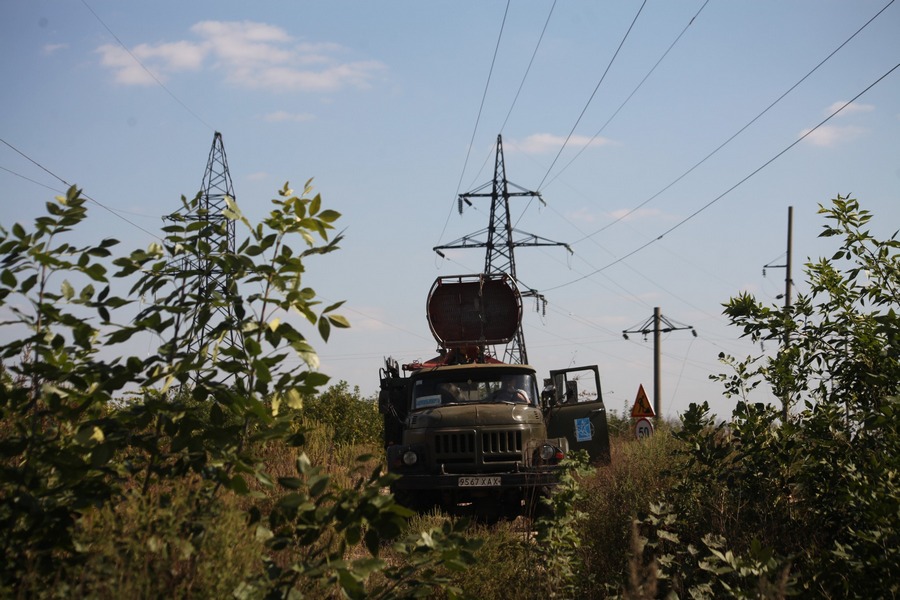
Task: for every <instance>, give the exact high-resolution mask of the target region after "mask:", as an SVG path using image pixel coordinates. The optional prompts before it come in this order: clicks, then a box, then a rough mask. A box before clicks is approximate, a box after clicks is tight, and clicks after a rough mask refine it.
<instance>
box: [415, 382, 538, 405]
mask: <svg viewBox="0 0 900 600" xmlns="http://www.w3.org/2000/svg"><path fill="white" fill-rule="evenodd" d="M460 375H461V376H459V377H456V378H452V377H449V376H448V377H444V378H438V377H434V378H427V379H420V380H418V381H416V384H415V388H414V390H413V406H412V408H413V410H416V409H420V408H429V407H434V406H442V405H450V404H467V403H476V402H482V403H483V402H489V403H514V404H530V405H534V404H535V403H536V401H537V398H538V393H537V382H536V381H535V378H534V375H530V374H522V373H515V374H508V375H502V376H500V375H497V374H488V373H485V374H483V375H481V376H480V377H479V378H476V377H471V376H465V377H464V376H462V374H460Z"/></svg>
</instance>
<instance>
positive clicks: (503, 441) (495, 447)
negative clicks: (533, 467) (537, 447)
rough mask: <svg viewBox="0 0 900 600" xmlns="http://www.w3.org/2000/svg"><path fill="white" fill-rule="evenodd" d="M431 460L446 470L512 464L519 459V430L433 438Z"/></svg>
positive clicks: (439, 435)
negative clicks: (446, 468) (445, 467)
mask: <svg viewBox="0 0 900 600" xmlns="http://www.w3.org/2000/svg"><path fill="white" fill-rule="evenodd" d="M434 459H435V462H436V463H438V464H443V465H445V466H447V467H458V468H466V467H468V468H469V469H474V468H476V467H478V466H479V465H487V464H493V465H495V466H498V467H499V466H501V465H500V464H499V463H507V464H512V463H515V462H517V461H520V460H522V431H521V430H519V429H511V430H503V431H483V432H481V433H480V434H478V433H476V432H475V431H471V430H470V431H458V432H446V433H439V434H436V435H435V436H434Z"/></svg>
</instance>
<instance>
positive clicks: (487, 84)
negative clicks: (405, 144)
mask: <svg viewBox="0 0 900 600" xmlns="http://www.w3.org/2000/svg"><path fill="white" fill-rule="evenodd" d="M509 3H510V0H506V10H504V11H503V21H502V22H501V23H500V33H498V34H497V43H496V44H495V45H494V56H493V57H492V58H491V68H490V69H489V70H488V77H487V81H485V83H484V92H483V93H482V94H481V105H480V106H479V107H478V115H477V116H476V117H475V127H473V128H472V138H471V139H470V140H469V148H468V150H466V160H465V161H463V168H462V172H461V173H460V174H459V181H458V182H457V184H456V194H454V196H453V203H452V204H451V205H450V211H449V212H448V213H447V220H446V221H444V228H443V229H441V234H440V235H439V236H438V241H440V240H441V239H442V238H443V237H444V232H445V231H447V224H448V223H449V222H450V215H452V214H453V205H454V204H456V197H457V196H459V190H461V189H462V180H463V177H464V176H465V174H466V167H467V166H468V164H469V156H470V155H471V154H472V146H473V144H474V143H475V134H476V133H477V132H478V123H479V122H480V121H481V113H482V111H483V110H484V101H485V99H486V98H487V93H488V89H489V88H490V87H491V76H492V75H493V74H494V65H495V64H496V62H497V53H498V51H499V50H500V40H501V39H503V28H504V27H505V26H506V16H507V15H508V14H509Z"/></svg>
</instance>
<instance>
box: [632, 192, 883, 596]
mask: <svg viewBox="0 0 900 600" xmlns="http://www.w3.org/2000/svg"><path fill="white" fill-rule="evenodd" d="M820 212H822V213H823V214H824V215H825V216H826V219H827V220H828V221H829V223H828V224H827V225H826V226H825V227H824V231H823V233H822V235H823V236H824V237H837V236H840V237H842V238H843V241H842V244H841V246H840V248H839V250H838V251H837V252H835V254H834V255H833V256H832V257H831V259H820V260H819V261H818V262H811V263H809V264H807V265H806V272H807V276H808V279H809V288H810V290H811V291H810V293H809V295H800V296H799V297H798V299H797V302H796V303H795V305H794V306H793V308H792V310H791V311H790V313H788V314H785V311H784V310H783V309H779V308H774V307H766V306H763V305H761V304H760V303H758V302H757V301H756V300H755V299H754V298H753V297H752V296H750V295H747V294H743V295H741V296H739V297H737V298H734V299H732V301H731V302H729V303H728V304H727V305H726V307H725V313H726V314H727V315H728V316H729V318H730V319H731V320H732V322H733V323H734V324H736V325H738V326H740V327H742V328H743V331H744V333H745V334H746V335H748V336H750V337H751V339H753V340H754V341H758V340H779V341H780V340H783V339H785V338H787V339H789V340H790V345H789V346H788V347H787V349H782V350H781V351H779V352H778V353H777V355H775V356H759V357H750V358H747V359H745V360H742V361H736V360H734V359H732V358H730V357H725V361H726V362H727V363H729V364H731V365H732V366H733V367H734V374H733V375H732V376H721V377H720V378H719V379H720V380H722V381H723V382H724V383H725V386H726V387H725V389H726V394H729V395H738V396H739V397H741V398H742V401H741V402H739V403H738V405H737V408H736V410H735V412H734V415H733V416H732V419H731V421H730V422H728V423H727V424H725V423H719V424H715V423H714V422H713V421H712V419H711V418H710V416H709V412H708V408H709V407H708V406H707V405H706V404H704V405H702V406H692V407H691V409H690V410H689V411H687V412H686V413H685V414H684V415H683V417H682V421H683V427H682V430H681V432H679V433H678V434H677V437H678V438H679V440H680V441H682V442H683V446H682V448H683V449H682V451H681V455H682V459H681V460H680V461H678V462H677V463H676V468H675V469H674V470H673V475H674V477H675V480H676V484H675V485H674V486H673V488H672V489H671V490H670V492H669V494H668V495H667V498H666V501H667V506H668V508H666V509H665V510H664V511H662V510H661V511H659V514H657V515H655V516H653V517H652V518H650V519H649V520H645V521H644V522H643V534H644V538H646V540H647V542H646V546H645V548H644V552H643V554H642V556H645V557H646V556H647V555H652V556H653V560H654V561H656V562H655V563H654V564H656V565H657V567H658V570H659V574H660V581H663V582H664V586H667V587H666V589H670V590H672V591H675V592H677V593H679V594H684V593H690V594H692V595H700V596H706V597H714V596H718V595H720V594H727V595H729V596H738V597H751V596H752V597H760V596H762V597H769V596H774V597H780V596H782V595H784V594H786V593H789V592H790V591H791V590H796V591H797V592H798V593H803V594H804V595H812V596H824V597H842V598H849V597H858V598H869V597H886V596H896V595H897V594H898V593H900V584H898V583H897V582H898V581H900V485H898V473H900V431H898V424H897V419H896V416H897V411H898V408H900V401H898V393H900V353H898V352H897V350H896V349H897V347H898V346H897V342H898V335H900V321H898V316H897V309H898V308H900V294H898V290H900V253H898V249H900V243H898V242H897V240H896V234H894V237H893V238H891V239H889V240H876V239H874V238H873V237H872V236H871V235H870V234H869V232H868V231H864V227H865V226H866V225H867V223H868V222H869V221H870V219H871V215H870V214H869V213H868V212H867V211H864V210H861V209H860V208H859V205H858V203H857V202H856V201H855V200H852V199H848V198H843V197H838V198H837V199H835V200H834V201H833V204H832V207H831V208H824V207H823V208H822V209H821V211H820ZM762 384H768V385H769V386H770V387H771V389H772V391H773V392H774V393H775V394H776V395H778V396H779V397H782V398H784V399H786V401H787V403H788V404H789V405H790V406H791V407H795V410H793V411H792V412H791V413H790V416H789V419H788V420H787V421H786V422H782V419H781V417H782V411H781V410H778V409H776V408H775V407H772V406H765V405H761V404H752V403H750V402H749V397H750V395H751V394H752V392H753V390H754V389H755V388H756V387H758V386H760V385H762ZM800 403H802V408H799V409H797V408H796V407H797V406H798V404H800ZM644 564H647V561H645V562H644ZM762 582H765V585H762Z"/></svg>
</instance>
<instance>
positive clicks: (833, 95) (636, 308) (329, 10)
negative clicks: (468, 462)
mask: <svg viewBox="0 0 900 600" xmlns="http://www.w3.org/2000/svg"><path fill="white" fill-rule="evenodd" d="M886 5H888V6H887V8H886V9H885V10H884V11H883V12H882V13H881V14H880V16H878V17H877V18H876V19H874V20H873V21H872V22H871V23H870V24H869V25H868V26H866V27H865V28H864V29H863V30H862V31H861V32H859V33H858V34H857V35H856V36H855V37H853V39H851V40H850V41H849V42H847V43H846V45H844V46H843V47H842V48H841V49H840V50H838V51H837V52H836V53H834V55H833V56H831V57H830V58H828V60H827V61H825V62H824V63H823V64H822V65H821V66H819V67H818V68H817V69H815V71H814V72H812V73H811V74H810V72H811V71H813V69H814V68H815V67H816V66H817V65H819V63H821V62H822V61H823V60H824V59H826V57H828V56H829V55H830V54H831V53H832V52H834V51H835V50H836V49H837V48H838V47H839V46H841V44H843V43H844V42H845V41H847V40H848V39H849V38H851V36H853V34H854V33H855V32H857V30H859V29H860V28H861V27H862V26H863V25H864V24H866V22H867V21H869V19H871V18H872V17H873V16H874V15H876V13H878V12H879V11H880V10H881V9H882V8H884V7H885V6H886ZM551 9H552V10H551ZM548 17H549V18H548ZM692 19H693V21H692ZM689 23H690V26H688V24H689ZM545 27H546V29H545ZM501 28H502V33H501ZM629 28H630V31H629ZM542 31H543V32H544V33H543V37H541V34H542ZM626 32H628V33H627V35H626ZM682 32H683V34H682ZM680 34H682V35H681V37H679V35H680ZM539 40H540V44H539V45H538V41H539ZM623 40H624V41H623ZM676 40H677V43H674V45H673V42H676ZM535 48H537V51H536V52H535ZM667 50H668V53H667ZM495 51H496V57H495ZM0 56H2V59H0V77H2V80H3V81H5V82H7V83H6V84H5V85H4V86H3V87H2V89H0V106H2V111H0V138H2V140H3V141H4V142H5V143H3V144H0V186H2V189H3V194H2V200H0V202H2V203H0V207H2V214H0V223H2V225H3V226H4V227H7V228H9V227H10V226H11V225H12V223H14V222H30V221H31V220H32V219H33V218H34V217H35V216H36V215H38V214H40V212H41V211H42V210H43V205H44V203H45V202H46V201H48V200H50V199H52V197H53V196H54V195H56V194H57V193H59V191H61V190H62V189H63V187H64V186H63V184H62V183H60V181H59V180H58V179H56V177H58V178H61V179H63V180H65V181H67V182H69V183H74V184H77V185H79V186H80V187H82V188H83V189H84V191H85V192H86V193H87V194H88V195H89V196H90V197H91V198H93V199H95V200H97V201H98V202H100V203H101V204H103V205H104V206H105V207H107V208H108V209H109V210H104V209H103V208H100V207H95V208H94V209H93V210H92V216H91V217H90V220H89V225H88V227H87V228H86V231H84V232H82V233H81V234H80V235H84V236H86V237H90V236H96V237H97V238H100V237H107V236H112V237H116V238H118V239H120V240H122V241H123V244H122V246H121V247H122V249H123V251H124V250H126V249H127V250H131V249H133V248H140V247H146V246H147V245H148V244H149V243H151V242H152V241H153V236H152V235H150V233H148V231H149V232H156V231H158V229H159V227H160V225H161V224H162V221H161V217H162V215H164V214H167V213H170V212H173V211H175V210H177V209H178V207H179V206H180V202H179V198H180V196H181V195H182V194H184V195H188V196H192V195H193V194H194V193H195V192H196V191H197V190H198V189H199V187H200V184H201V181H202V177H203V172H204V169H205V166H206V160H207V157H208V154H209V150H210V145H211V143H212V139H213V134H214V132H215V131H220V132H221V133H222V136H223V140H224V144H225V149H226V153H227V157H228V163H229V168H230V172H231V176H232V179H233V182H234V187H235V194H236V196H237V200H238V202H239V204H240V205H241V206H242V208H243V210H244V212H245V213H246V214H247V215H248V216H250V217H251V218H254V217H256V218H258V217H260V216H261V215H263V214H264V213H265V212H266V211H267V210H268V205H269V199H270V198H272V197H273V196H274V194H275V191H276V190H277V189H278V188H280V187H281V185H282V184H283V183H284V182H285V181H287V180H290V181H291V182H292V183H293V184H295V186H296V187H299V186H300V185H301V184H302V183H303V182H304V181H306V180H307V179H309V178H314V186H315V188H316V191H317V192H319V193H321V194H322V196H323V199H324V202H325V204H326V205H327V206H328V207H330V208H333V209H335V210H338V211H340V212H342V213H343V215H344V216H343V218H342V219H341V222H340V226H342V227H343V228H345V229H346V232H345V235H346V237H345V241H344V243H343V245H342V250H341V251H340V252H338V253H336V254H332V255H329V256H327V257H323V258H322V259H320V260H318V261H316V262H313V263H310V264H309V271H308V276H307V280H306V283H307V284H308V285H310V286H312V287H314V288H315V289H316V290H317V291H318V292H319V293H320V294H321V295H322V296H323V297H324V298H326V299H327V300H328V301H336V300H346V301H347V303H346V310H345V311H344V314H345V315H346V316H347V317H348V318H349V319H350V321H351V323H352V328H351V329H350V330H347V331H338V332H336V333H335V335H333V336H332V339H331V341H329V343H328V344H324V343H321V342H318V343H317V344H316V346H317V348H318V349H319V352H320V355H321V358H322V365H321V369H322V370H323V371H324V372H325V373H328V374H329V375H331V376H332V378H333V381H338V380H346V381H348V382H349V383H350V384H351V385H354V386H359V387H360V390H361V391H362V393H364V394H366V395H369V394H373V393H375V392H376V391H377V387H378V369H379V367H380V366H381V365H382V360H383V357H384V356H393V357H395V358H397V359H398V360H399V361H400V362H401V363H403V362H409V361H412V360H416V359H426V358H429V357H431V356H433V355H434V353H435V342H434V341H433V339H432V337H431V335H430V333H429V329H428V325H427V322H426V319H425V300H426V295H427V292H428V290H429V288H430V286H431V283H432V281H433V280H434V279H435V278H436V277H438V276H441V275H452V274H461V273H474V272H478V271H480V270H481V267H482V264H483V261H484V254H483V251H480V250H465V251H463V250H460V251H453V252H447V253H446V254H447V257H446V259H441V258H440V257H438V256H437V255H436V254H435V253H433V252H432V250H431V248H432V247H433V246H436V245H440V244H448V243H450V242H452V241H454V240H456V239H458V238H460V237H462V236H464V235H466V234H468V233H473V232H475V231H478V230H480V229H482V228H484V227H485V226H486V225H487V221H488V209H489V206H488V204H487V203H486V202H482V203H480V204H479V203H478V202H477V201H476V202H475V206H473V207H472V208H471V209H467V210H466V211H465V212H464V213H463V215H459V214H458V213H457V212H456V197H457V194H458V193H462V192H467V191H469V190H471V189H474V188H476V187H478V186H480V185H481V184H483V183H486V182H488V181H490V179H491V178H492V175H493V172H492V169H493V145H494V142H495V140H496V138H497V135H498V134H502V136H503V142H504V150H505V163H506V171H507V177H508V179H509V180H510V181H512V182H514V183H515V184H517V185H519V186H521V187H522V188H525V189H528V190H536V191H540V192H541V194H542V196H543V198H544V200H545V201H546V206H541V205H539V204H538V203H534V202H532V203H528V202H527V201H524V200H521V199H514V200H513V201H512V213H513V215H514V220H515V221H516V227H517V228H518V229H519V230H522V231H525V232H528V233H532V234H535V235H539V236H542V237H545V238H549V239H552V240H557V241H560V242H566V243H569V244H571V247H572V249H573V251H574V254H573V255H572V256H568V255H567V254H566V253H565V251H564V250H562V249H559V248H525V249H521V251H520V252H519V253H517V255H516V264H517V270H518V275H519V277H520V279H521V280H522V281H523V282H524V283H525V284H526V285H527V286H529V287H532V288H536V289H538V290H541V291H543V292H544V293H545V295H546V297H547V300H548V301H549V305H548V307H547V312H546V314H541V313H538V312H535V311H533V310H531V308H532V307H531V306H530V304H529V303H526V308H527V309H528V310H526V314H525V316H524V331H525V339H526V343H527V347H528V352H529V357H530V361H531V362H532V363H533V364H534V365H535V366H536V367H537V368H538V370H539V371H540V372H541V373H546V372H547V371H548V370H549V369H551V368H558V367H565V366H570V365H582V364H595V363H596V364H599V365H600V371H601V376H602V379H603V386H604V393H605V398H606V401H607V404H608V406H609V407H610V408H613V409H617V410H621V409H622V408H623V407H624V406H629V407H630V405H631V404H632V403H633V402H634V399H635V395H636V393H637V389H638V386H639V385H640V384H643V385H644V387H645V389H647V391H648V393H650V394H652V391H651V390H652V385H653V360H652V357H653V345H652V339H648V340H647V341H644V340H643V339H642V336H640V335H631V336H630V339H629V340H625V339H623V337H622V334H621V333H622V331H623V330H625V329H634V328H636V327H638V326H640V325H642V324H643V323H644V322H645V321H646V320H647V319H648V318H649V317H650V316H651V315H652V314H653V309H654V307H657V306H658V307H660V308H661V311H662V314H663V315H664V316H665V317H667V318H669V319H671V320H673V321H675V322H677V323H679V324H684V325H691V326H693V327H694V328H695V329H696V331H697V333H698V336H697V337H696V338H694V337H693V336H691V334H690V332H688V331H674V332H671V333H669V334H666V335H664V336H663V340H662V373H663V385H662V406H663V412H664V414H665V415H666V416H674V415H675V414H677V413H678V412H681V411H683V410H684V409H685V408H686V407H687V406H688V404H689V403H690V402H698V401H704V400H706V401H708V402H710V404H711V405H712V406H713V407H714V409H715V410H717V411H718V412H719V413H720V414H728V413H729V411H730V409H731V407H732V406H733V401H728V400H725V399H723V398H722V397H721V385H720V384H718V383H716V382H713V381H710V380H709V376H710V375H714V374H717V373H723V372H727V369H726V368H725V367H724V366H722V365H721V364H719V362H718V360H717V356H718V354H719V353H720V352H725V353H727V354H732V355H736V356H741V357H742V356H745V355H747V354H752V353H758V352H759V351H760V348H759V346H753V345H751V344H750V343H749V342H747V341H746V340H743V339H741V338H740V331H738V330H737V329H735V328H732V327H729V326H728V325H727V322H726V320H725V319H724V318H723V317H722V315H721V305H722V303H724V302H726V301H727V300H728V298H729V297H731V296H734V295H736V294H737V293H739V292H741V291H750V292H752V293H754V294H756V295H757V296H758V297H759V298H760V299H761V300H763V301H765V302H767V303H771V304H772V305H780V304H781V302H782V301H781V300H779V299H777V295H778V294H780V293H782V292H783V289H784V276H785V273H784V269H778V268H770V269H766V275H765V276H763V267H764V266H765V265H767V264H768V265H781V264H784V254H785V249H786V237H787V235H786V234H787V212H788V207H789V206H793V210H794V231H793V240H794V244H793V248H794V264H795V270H794V280H795V283H796V285H795V293H803V292H805V291H806V289H805V287H804V283H803V282H804V277H803V275H802V272H801V266H802V264H803V263H804V262H806V261H807V260H808V259H810V258H813V259H815V258H818V257H819V256H830V255H831V254H832V253H833V250H834V246H833V242H829V241H825V240H821V239H819V238H818V237H817V236H818V233H819V232H820V230H821V227H822V225H823V221H822V219H821V217H819V216H818V215H817V214H816V211H817V207H818V205H819V204H827V203H828V202H829V200H830V199H831V198H833V197H834V196H836V195H837V194H843V195H846V194H852V195H853V196H855V197H856V198H858V199H859V200H860V201H861V202H862V204H863V206H864V207H865V208H867V209H869V210H871V211H872V212H873V213H875V216H876V219H875V221H874V223H873V226H872V231H873V233H875V234H876V235H879V236H881V237H887V236H890V235H892V234H893V232H894V231H896V230H897V228H898V227H900V202H898V200H897V197H898V191H900V148H898V146H900V142H898V140H900V69H897V70H896V71H893V72H890V71H891V69H893V68H894V67H896V66H897V64H898V62H900V4H898V5H893V4H892V3H891V2H889V1H888V0H881V1H878V2H874V1H868V0H860V1H856V2H849V1H844V2H834V1H828V0H815V1H803V0H797V1H793V2H781V1H765V0H754V1H752V2H751V1H729V2H723V1H720V0H718V1H717V0H712V1H710V2H708V3H705V2H703V1H702V0H695V1H690V2H688V1H679V2H669V1H666V2H663V1H660V0H656V1H653V0H650V1H648V2H646V3H645V4H643V3H641V2H638V1H622V2H574V1H568V0H565V1H560V2H558V3H556V4H555V5H554V3H552V2H549V1H536V0H535V1H530V2H511V3H510V4H509V6H507V3H506V2H503V1H493V0H492V1H484V2H469V1H466V2H459V1H454V2H444V1H435V2H411V1H403V2H401V1H395V2H387V1H370V2H341V1H337V2H258V3H252V4H251V3H246V2H237V1H216V2H212V1H204V0H196V1H191V2H170V1H163V0H161V1H156V2H124V1H110V0H84V1H78V0H70V1H65V2H64V1H62V0H54V1H46V0H45V1H36V0H28V1H26V0H4V2H2V3H0ZM663 56H664V58H663V59H662V60H661V61H660V59H661V58H662V57H663ZM532 57H533V60H532ZM529 64H530V65H531V66H530V68H529ZM654 65H656V66H655V68H654ZM526 72H527V77H526ZM888 72H890V74H888V75H887V76H885V74H886V73H888ZM648 73H649V76H648ZM807 75H808V77H806V76H807ZM883 76H885V77H884V78H883V79H881V81H879V82H878V83H877V84H875V85H874V86H872V87H871V89H869V90H868V91H866V92H865V93H864V94H862V95H861V96H860V97H859V98H857V99H856V100H855V101H854V102H853V103H852V104H850V105H849V106H847V107H846V108H844V109H843V110H841V111H840V112H839V113H838V114H836V115H835V116H834V117H832V118H831V119H829V120H828V121H827V122H826V123H824V124H823V125H821V126H820V127H818V129H816V130H815V131H813V132H812V133H809V135H807V136H806V137H805V138H804V139H803V140H802V141H800V142H798V143H796V144H795V142H797V141H798V140H799V139H800V138H801V137H802V136H804V134H806V133H807V132H809V130H810V129H812V128H815V127H816V126H818V125H819V124H820V123H821V122H822V121H823V120H825V119H826V118H827V117H829V115H831V114H832V113H833V112H834V111H835V110H836V109H837V108H839V107H840V106H842V105H843V104H844V103H846V102H847V101H849V100H851V99H853V98H854V97H856V96H857V95H858V94H860V92H862V91H863V90H866V88H868V87H869V86H871V85H872V84H873V83H874V82H876V81H878V80H879V78H882V77H883ZM804 77H806V78H805V79H804ZM645 78H646V79H645ZM801 80H802V82H801ZM798 82H800V83H799V85H797V84H798ZM795 85H796V87H795V88H794V89H793V90H791V88H792V86H795ZM788 90H791V91H790V93H788V94H787V95H786V96H784V97H783V98H782V99H780V100H779V98H780V97H781V96H782V95H783V94H785V92H787V91H788ZM776 100H778V101H777V102H776ZM773 103H775V104H774V105H773ZM770 106H771V108H768V110H766V109H767V107H770ZM764 111H765V112H764ZM763 112H764V114H762V115H761V116H760V114H761V113H763ZM757 117H758V118H757ZM754 119H756V120H755V121H754ZM751 122H752V124H750V123H751ZM748 124H750V125H749V126H747V125H748ZM745 126H747V127H746V129H744V130H743V131H741V129H742V128H744V127H745ZM739 131H740V134H739V135H737V136H735V134H736V133H738V132H739ZM732 136H734V137H733V139H731V138H732ZM567 139H568V142H567V143H565V145H564V142H566V140H567ZM728 140H730V141H728ZM726 141H727V143H726V144H725V145H724V146H723V145H722V144H723V143H725V142H726ZM792 144H795V145H793V146H792ZM720 146H721V148H720ZM13 148H14V149H13ZM719 148H720V149H719ZM788 148H789V149H788ZM717 149H718V150H717ZM786 149H787V151H785V150H786ZM782 152H783V154H781V155H780V156H779V154H780V153H782ZM711 153H712V154H711ZM710 154H711V155H710ZM23 155H25V156H23ZM26 157H27V158H26ZM707 157H708V158H707ZM776 157H777V158H776ZM704 159H705V160H704ZM773 159H774V160H773ZM701 161H702V162H701ZM769 161H771V162H769ZM35 163H37V165H36V164H35ZM698 163H700V164H699V166H697V165H698ZM767 163H768V164H767ZM38 165H40V166H38ZM764 165H765V166H764ZM694 167H696V168H694ZM761 167H762V168H761ZM48 171H49V173H48ZM51 173H52V175H51ZM673 182H675V183H674V184H673ZM663 190H664V191H663ZM660 192H661V193H660ZM673 228H674V229H673ZM663 234H665V235H663ZM660 236H662V238H661V239H657V238H659V237H660ZM310 335H311V337H312V339H313V340H316V337H315V334H314V333H313V332H310ZM765 350H766V351H773V350H775V348H774V347H773V346H771V345H770V346H767V347H766V348H765ZM146 351H147V349H146V348H136V349H135V350H134V352H135V353H137V354H140V353H141V352H146ZM756 399H757V400H759V401H768V400H773V399H772V398H771V396H767V395H766V394H759V395H758V396H757V398H756Z"/></svg>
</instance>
